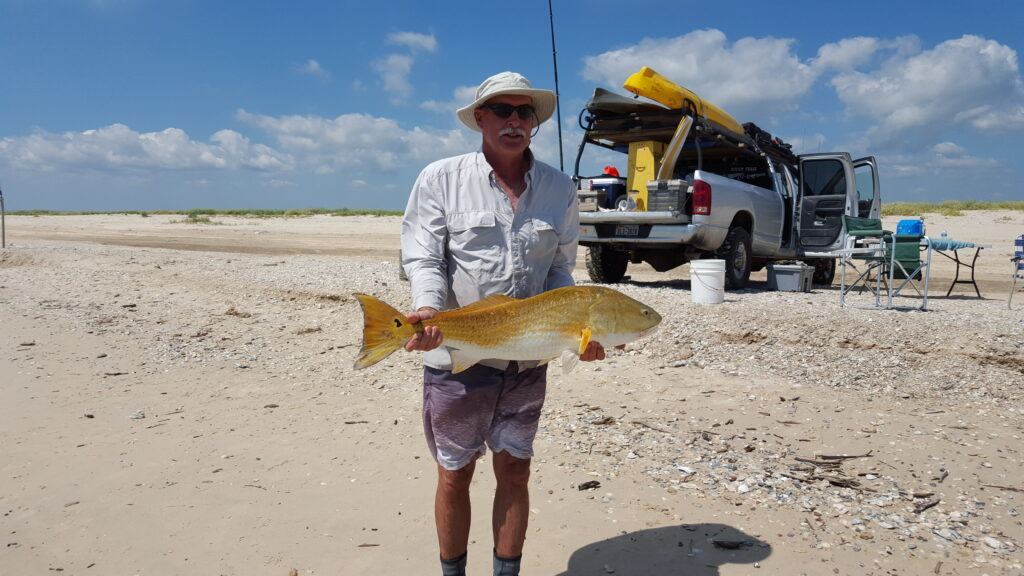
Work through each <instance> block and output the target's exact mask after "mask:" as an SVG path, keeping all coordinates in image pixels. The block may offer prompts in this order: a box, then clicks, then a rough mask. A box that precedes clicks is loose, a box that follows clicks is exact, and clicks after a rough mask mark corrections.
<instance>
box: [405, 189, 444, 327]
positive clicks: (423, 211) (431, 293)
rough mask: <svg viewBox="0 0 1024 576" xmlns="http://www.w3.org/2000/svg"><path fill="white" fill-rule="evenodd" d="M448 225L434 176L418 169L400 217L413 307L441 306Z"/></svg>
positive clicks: (442, 305)
mask: <svg viewBox="0 0 1024 576" xmlns="http://www.w3.org/2000/svg"><path fill="white" fill-rule="evenodd" d="M447 240H448V229H447V226H446V224H445V215H444V209H443V208H442V207H441V203H440V198H439V191H438V186H437V181H436V178H432V177H431V176H430V175H429V174H425V173H421V174H420V176H419V177H418V178H417V179H416V183H415V184H413V188H412V192H411V193H410V194H409V203H408V204H407V205H406V208H405V216H404V217H403V218H402V266H403V267H404V268H405V273H406V275H407V276H408V277H409V284H410V288H411V290H412V304H413V309H415V310H418V309H420V308H423V307H427V306H429V307H431V308H434V309H437V310H442V309H444V307H445V301H446V300H447V298H448V272H447V259H446V257H445V244H446V243H447Z"/></svg>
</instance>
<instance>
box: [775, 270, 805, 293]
mask: <svg viewBox="0 0 1024 576" xmlns="http://www.w3.org/2000/svg"><path fill="white" fill-rule="evenodd" d="M813 280H814V267H813V266H808V265H806V264H769V265H768V289H769V290H781V291H782V292H810V291H811V282H812V281H813Z"/></svg>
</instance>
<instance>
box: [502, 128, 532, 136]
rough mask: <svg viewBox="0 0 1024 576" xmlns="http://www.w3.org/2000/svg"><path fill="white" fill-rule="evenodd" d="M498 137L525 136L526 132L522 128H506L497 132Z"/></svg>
mask: <svg viewBox="0 0 1024 576" xmlns="http://www.w3.org/2000/svg"><path fill="white" fill-rule="evenodd" d="M498 136H526V130H523V129H522V128H514V127H512V126H506V127H505V128H502V129H501V131H500V132H498Z"/></svg>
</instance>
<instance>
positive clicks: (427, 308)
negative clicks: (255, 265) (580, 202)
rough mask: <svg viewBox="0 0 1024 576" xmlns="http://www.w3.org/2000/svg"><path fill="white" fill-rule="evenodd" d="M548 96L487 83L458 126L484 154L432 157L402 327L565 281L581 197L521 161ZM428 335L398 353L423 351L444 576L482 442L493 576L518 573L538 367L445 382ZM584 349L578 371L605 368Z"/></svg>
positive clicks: (420, 184) (416, 204)
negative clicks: (478, 140)
mask: <svg viewBox="0 0 1024 576" xmlns="http://www.w3.org/2000/svg"><path fill="white" fill-rule="evenodd" d="M554 110H555V95H554V93H553V92H551V91H550V90H539V89H535V88H533V87H532V86H531V84H530V82H529V81H528V80H527V79H526V78H524V77H523V76H521V75H520V74H516V73H514V72H502V73H500V74H497V75H495V76H492V77H490V78H488V79H487V80H484V82H483V83H482V84H480V86H479V88H477V92H476V100H475V101H474V102H473V103H472V104H470V105H469V106H466V107H465V108H461V109H459V110H458V113H457V116H458V118H459V120H460V121H462V123H463V124H465V125H466V126H468V127H469V128H470V129H472V130H475V131H477V132H480V133H481V134H482V136H483V139H482V146H481V149H480V151H478V152H474V153H471V154H465V155H462V156H456V157H453V158H446V159H444V160H439V161H437V162H434V163H432V164H430V165H429V166H427V167H426V168H425V169H424V170H423V172H421V173H420V175H419V177H418V178H417V179H416V183H415V184H414V185H413V189H412V193H411V194H410V196H409V204H408V206H407V207H406V210H405V218H404V219H403V221H402V264H403V266H404V267H405V271H406V274H407V275H408V277H409V281H410V284H411V288H412V298H413V308H414V310H415V311H414V312H411V313H409V315H408V320H409V321H410V322H418V321H420V320H424V319H427V318H430V317H432V316H433V315H434V314H436V313H437V311H438V310H443V309H451V308H459V307H462V306H466V305H467V304H472V303H473V302H476V301H477V300H480V299H482V298H484V297H486V296H490V295H492V294H505V295H508V296H512V297H514V298H527V297H529V296H534V295H536V294H539V293H541V292H544V291H546V290H551V289H553V288H558V287H561V286H570V285H572V284H573V279H572V270H573V267H574V266H575V264H576V248H577V240H578V236H579V214H578V212H577V207H576V190H575V186H573V183H572V181H571V180H570V179H569V178H568V177H567V176H566V175H565V174H563V173H561V172H559V171H558V170H555V169H554V168H552V167H550V166H548V165H546V164H544V163H542V162H538V161H537V160H535V159H534V157H533V154H532V153H531V152H530V139H531V138H532V136H533V135H534V133H535V132H534V131H535V130H537V129H538V128H539V126H540V125H541V124H542V123H543V122H544V121H545V120H547V119H548V118H550V117H551V114H552V113H553V112H554ZM443 338H444V335H443V334H441V333H440V331H439V330H438V329H437V328H436V327H427V328H426V329H425V330H424V332H423V333H422V334H421V335H417V336H415V337H413V339H412V340H410V341H409V343H408V344H406V349H407V350H409V351H412V350H422V351H426V352H427V353H426V354H424V356H423V359H424V364H425V366H424V373H423V427H424V432H425V434H426V437H427V444H428V446H429V448H430V450H431V452H432V453H433V456H434V458H435V459H436V460H437V464H438V467H437V471H438V479H437V491H436V494H435V500H434V517H435V522H436V524H437V539H438V545H439V547H440V555H441V568H442V574H444V575H445V576H457V575H462V574H465V566H466V555H467V546H468V541H469V524H470V498H469V485H470V481H471V480H472V478H473V471H474V468H475V462H476V460H477V458H479V457H480V456H482V455H483V454H484V453H485V452H486V448H485V445H489V446H490V447H491V450H492V451H493V452H494V458H493V467H494V475H495V479H496V480H497V489H496V491H495V495H494V506H493V526H492V528H493V532H494V551H493V554H494V561H493V562H494V574H495V575H501V576H514V575H517V574H519V562H520V558H521V557H522V551H523V541H524V540H525V539H526V526H527V519H528V516H529V513H530V508H529V494H528V490H527V485H528V482H529V478H530V458H531V457H532V456H533V440H534V437H535V436H536V433H537V423H538V420H539V418H540V411H541V407H542V406H543V404H544V394H545V386H546V382H547V379H546V377H547V366H546V365H541V366H537V365H535V364H536V363H527V362H519V363H517V362H508V361H501V360H484V361H482V362H480V363H479V364H476V365H474V366H472V367H471V368H469V369H467V370H465V371H464V372H460V373H459V374H452V373H451V358H450V357H449V355H448V352H447V350H446V349H445V348H442V347H440V346H441V343H442V342H443ZM603 358H604V349H603V348H602V347H601V345H600V344H598V343H596V342H591V345H590V346H588V347H587V350H586V351H585V352H584V354H583V355H582V356H581V357H580V359H581V360H600V359H603Z"/></svg>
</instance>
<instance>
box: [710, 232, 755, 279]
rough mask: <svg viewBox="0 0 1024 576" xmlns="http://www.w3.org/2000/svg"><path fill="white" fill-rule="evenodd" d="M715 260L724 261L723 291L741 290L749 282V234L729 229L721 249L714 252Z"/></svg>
mask: <svg viewBox="0 0 1024 576" xmlns="http://www.w3.org/2000/svg"><path fill="white" fill-rule="evenodd" d="M715 257H716V258H721V259H722V260H725V289H726V290H742V289H743V288H746V287H747V282H749V281H750V266H751V263H752V259H751V254H750V233H748V232H747V231H746V229H744V228H739V227H735V228H729V234H728V235H727V236H726V237H725V242H723V243H722V247H721V248H719V249H718V250H717V251H716V252H715Z"/></svg>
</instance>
